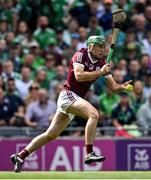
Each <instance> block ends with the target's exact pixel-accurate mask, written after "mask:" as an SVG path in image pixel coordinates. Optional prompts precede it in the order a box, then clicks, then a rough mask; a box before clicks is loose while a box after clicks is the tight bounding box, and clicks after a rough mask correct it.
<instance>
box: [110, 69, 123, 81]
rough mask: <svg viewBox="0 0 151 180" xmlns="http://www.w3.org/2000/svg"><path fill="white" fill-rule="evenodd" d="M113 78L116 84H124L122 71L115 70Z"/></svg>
mask: <svg viewBox="0 0 151 180" xmlns="http://www.w3.org/2000/svg"><path fill="white" fill-rule="evenodd" d="M113 77H114V79H115V81H116V82H117V83H123V82H124V76H123V74H122V71H121V70H119V69H115V70H114V71H113Z"/></svg>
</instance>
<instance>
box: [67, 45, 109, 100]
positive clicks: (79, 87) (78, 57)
mask: <svg viewBox="0 0 151 180" xmlns="http://www.w3.org/2000/svg"><path fill="white" fill-rule="evenodd" d="M90 58H91V57H90V55H89V53H88V50H87V49H86V48H82V49H80V50H79V51H77V52H76V53H75V54H74V55H73V57H72V59H71V60H70V63H69V71H68V75H67V80H66V83H65V84H64V88H65V89H67V90H71V91H73V92H75V93H76V94H77V95H79V96H80V97H84V96H85V95H86V93H87V92H88V90H89V88H90V86H91V84H92V83H93V82H94V81H85V82H78V81H77V80H76V78H75V75H74V64H76V63H80V64H81V65H83V66H84V71H89V72H90V71H99V70H100V69H101V68H102V66H103V65H104V64H106V62H105V59H103V60H99V61H97V62H92V60H91V59H90Z"/></svg>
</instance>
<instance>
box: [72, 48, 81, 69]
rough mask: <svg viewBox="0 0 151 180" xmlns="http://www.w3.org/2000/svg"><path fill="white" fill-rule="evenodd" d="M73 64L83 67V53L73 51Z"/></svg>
mask: <svg viewBox="0 0 151 180" xmlns="http://www.w3.org/2000/svg"><path fill="white" fill-rule="evenodd" d="M72 59H73V65H79V66H83V67H84V63H83V62H84V59H83V53H82V52H80V51H78V52H77V53H75V55H74V56H73V58H72Z"/></svg>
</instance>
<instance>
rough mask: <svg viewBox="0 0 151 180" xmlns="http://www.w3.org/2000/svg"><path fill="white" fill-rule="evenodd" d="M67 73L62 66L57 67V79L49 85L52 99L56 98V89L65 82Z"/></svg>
mask: <svg viewBox="0 0 151 180" xmlns="http://www.w3.org/2000/svg"><path fill="white" fill-rule="evenodd" d="M65 77H66V71H65V68H64V67H63V66H61V65H59V66H57V67H56V78H55V79H54V80H52V81H50V84H49V94H50V96H51V97H52V98H54V97H55V88H56V85H57V84H58V83H60V84H63V83H64V82H65Z"/></svg>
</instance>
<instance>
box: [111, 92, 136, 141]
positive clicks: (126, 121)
mask: <svg viewBox="0 0 151 180" xmlns="http://www.w3.org/2000/svg"><path fill="white" fill-rule="evenodd" d="M112 120H113V126H114V127H115V128H116V129H117V131H116V133H115V135H116V136H124V137H128V138H131V137H133V136H132V135H130V134H129V133H128V132H127V131H125V130H124V125H131V124H132V123H134V122H135V114H134V112H133V109H132V108H131V107H130V104H129V98H128V95H127V93H125V92H123V93H121V94H120V102H119V104H118V105H117V106H116V107H115V108H114V110H113V112H112Z"/></svg>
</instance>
